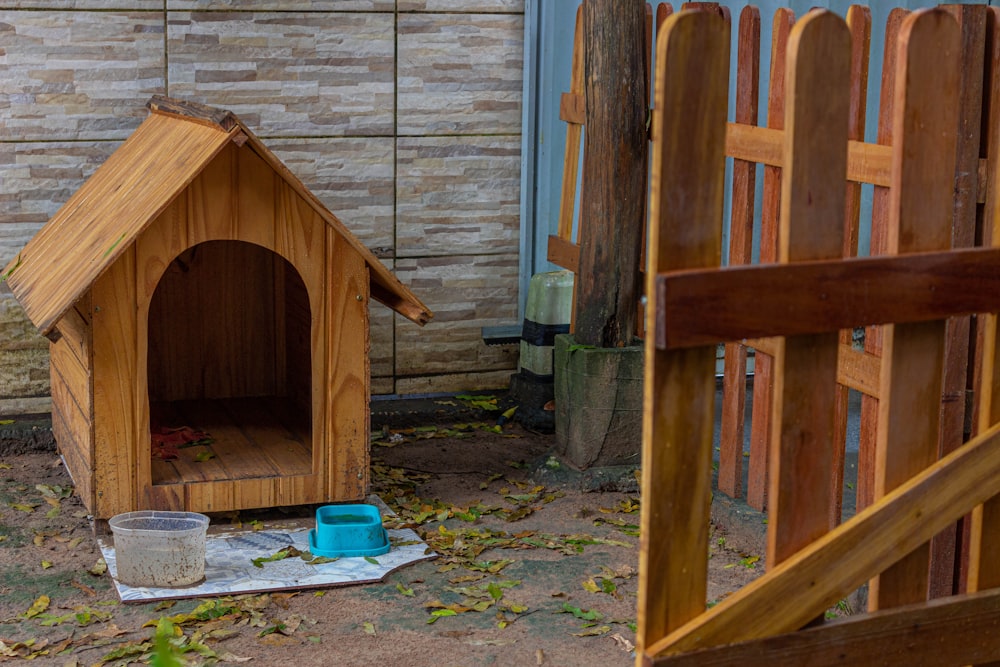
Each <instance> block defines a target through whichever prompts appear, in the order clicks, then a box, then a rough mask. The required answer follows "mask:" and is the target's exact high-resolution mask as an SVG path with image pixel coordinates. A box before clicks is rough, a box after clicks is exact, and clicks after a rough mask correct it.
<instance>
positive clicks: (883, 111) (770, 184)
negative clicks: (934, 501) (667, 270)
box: [549, 2, 1000, 596]
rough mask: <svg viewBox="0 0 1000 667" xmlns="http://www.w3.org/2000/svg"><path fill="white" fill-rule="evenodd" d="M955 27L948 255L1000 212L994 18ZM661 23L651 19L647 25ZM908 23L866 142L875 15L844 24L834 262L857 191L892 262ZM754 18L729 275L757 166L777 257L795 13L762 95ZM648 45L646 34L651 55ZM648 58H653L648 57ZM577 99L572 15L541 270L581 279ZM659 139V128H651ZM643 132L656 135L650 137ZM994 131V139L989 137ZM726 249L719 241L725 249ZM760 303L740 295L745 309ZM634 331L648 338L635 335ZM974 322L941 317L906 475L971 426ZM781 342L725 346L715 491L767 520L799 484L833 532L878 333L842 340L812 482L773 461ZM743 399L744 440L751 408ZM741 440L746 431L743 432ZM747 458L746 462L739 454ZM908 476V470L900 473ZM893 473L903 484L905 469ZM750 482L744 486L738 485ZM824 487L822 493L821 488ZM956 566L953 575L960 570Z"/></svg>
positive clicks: (957, 547) (742, 55)
mask: <svg viewBox="0 0 1000 667" xmlns="http://www.w3.org/2000/svg"><path fill="white" fill-rule="evenodd" d="M682 9H700V10H709V11H714V12H715V13H716V14H719V15H721V16H722V17H723V18H724V19H725V20H726V21H727V22H729V15H728V11H727V10H726V9H725V8H722V7H719V6H718V5H717V4H716V3H706V2H697V3H685V4H684V5H682ZM946 9H947V11H948V12H949V13H950V14H952V15H953V16H954V18H955V19H956V20H957V22H958V24H959V28H960V39H961V45H962V48H961V50H960V54H959V59H960V61H961V66H960V73H961V77H960V80H959V87H958V92H957V93H956V95H957V100H958V112H957V113H958V119H957V121H956V122H957V124H958V125H957V127H958V130H957V135H956V139H955V142H954V145H953V146H952V147H950V148H949V149H948V150H949V151H951V152H954V153H955V171H954V178H953V180H954V187H953V191H952V197H951V214H950V219H951V227H950V236H949V237H948V244H949V245H948V247H956V248H960V247H974V246H977V245H982V244H983V238H984V231H983V230H984V229H986V225H985V219H986V216H987V215H988V214H989V209H990V207H992V206H993V205H994V203H995V201H996V197H995V196H994V191H993V189H992V188H993V187H994V186H993V185H992V184H991V181H990V180H989V178H988V176H989V173H988V157H989V155H990V152H991V151H992V150H994V147H996V146H997V145H998V139H997V137H996V136H993V134H995V128H996V123H995V122H994V123H992V124H991V123H990V119H991V118H993V117H995V116H996V115H997V111H996V110H997V109H998V108H1000V79H998V77H1000V65H998V63H1000V40H998V39H997V38H996V35H995V34H994V32H993V24H994V21H995V20H996V19H995V17H996V12H997V11H998V10H997V8H994V7H987V6H984V5H952V6H947V7H946ZM671 14H672V7H671V5H670V4H668V3H660V4H659V5H658V6H657V7H656V11H655V12H653V11H652V9H651V8H650V10H649V15H650V26H649V30H648V31H647V32H648V33H649V34H650V35H651V33H652V29H653V25H654V23H655V26H656V32H657V34H659V32H660V30H661V27H662V25H663V22H664V21H665V20H666V18H667V17H668V16H670V15H671ZM654 15H655V21H654V20H653V18H652V17H653V16H654ZM908 15H909V12H908V11H906V10H902V9H897V10H894V11H893V12H892V13H891V14H890V17H889V20H888V22H887V24H886V26H885V44H886V47H885V49H886V50H885V54H884V61H883V62H884V65H883V73H882V79H881V82H880V83H881V93H880V101H879V112H878V119H877V122H878V136H877V142H876V143H874V144H871V143H865V142H864V129H865V122H866V117H865V112H866V108H867V106H868V105H867V101H868V100H867V99H866V95H867V89H868V62H869V52H870V42H871V29H872V28H871V15H870V11H869V10H868V8H867V7H864V6H858V5H855V6H852V7H851V8H850V9H849V11H848V13H847V16H846V23H847V26H848V31H849V33H850V47H849V48H850V62H849V69H848V80H849V84H848V87H849V91H850V92H849V98H848V112H847V118H848V121H847V122H848V129H847V146H848V149H847V167H846V190H845V194H844V198H845V202H844V206H843V209H844V210H843V213H844V215H843V221H842V228H843V243H842V248H841V251H840V252H841V256H843V257H854V256H857V254H858V238H859V229H860V226H861V219H860V218H861V215H860V214H861V188H862V184H864V183H868V184H872V185H873V186H874V195H873V205H872V215H871V227H870V229H871V244H870V254H871V255H873V256H875V255H882V254H885V253H886V252H887V249H888V243H889V240H890V215H889V211H890V202H891V201H892V197H893V196H894V195H893V193H892V191H891V187H890V184H891V181H890V176H891V166H892V144H893V135H894V131H893V128H894V109H893V100H894V91H895V57H896V53H895V50H894V49H895V45H896V43H897V41H898V34H899V30H900V27H901V25H902V24H903V22H904V21H905V20H906V18H907V16H908ZM760 22H761V17H760V15H759V12H758V11H757V9H756V8H755V7H753V6H748V7H746V8H744V10H743V11H742V12H741V14H740V16H739V17H738V29H737V30H738V32H737V40H736V42H737V49H738V54H737V68H736V71H735V73H734V76H735V77H736V98H735V109H734V113H733V114H732V115H733V117H734V122H730V123H727V126H726V133H725V137H724V148H723V150H724V154H725V155H726V156H727V157H729V158H733V171H732V183H731V202H732V204H731V211H732V213H731V217H730V220H729V232H730V233H729V248H728V258H729V264H730V265H744V264H750V263H751V261H752V258H751V252H752V243H753V238H754V208H755V205H756V204H757V202H756V201H755V197H756V192H757V187H756V186H757V176H758V169H757V166H758V165H764V167H763V184H762V188H761V192H762V198H761V201H760V202H759V208H760V212H761V213H760V218H759V228H758V236H759V238H760V251H759V257H758V258H757V261H758V262H760V263H765V264H766V263H772V262H775V261H776V260H777V259H778V249H779V243H778V241H779V219H780V217H781V205H780V196H779V195H780V192H781V173H782V167H783V164H784V163H783V161H784V156H783V145H784V132H783V129H784V123H785V107H786V100H787V93H786V90H785V74H786V62H787V61H786V59H787V56H786V50H787V44H788V40H789V37H790V35H791V31H792V27H793V25H794V22H795V17H794V15H793V13H792V12H791V11H790V10H788V9H779V10H778V11H777V12H776V13H775V15H774V17H773V30H772V41H771V55H770V77H769V79H770V85H769V87H768V89H767V90H760V89H759V85H758V82H759V72H760V60H761V43H760V41H761V40H760V26H761V23H760ZM648 44H651V38H650V37H649V36H647V46H648ZM647 50H648V49H647ZM765 95H766V96H767V100H768V105H767V108H768V112H767V118H766V119H765V120H764V121H763V125H760V124H759V123H760V119H759V118H758V115H759V114H758V107H759V100H760V99H761V97H763V96H765ZM585 107H586V105H585V103H584V101H583V37H582V31H581V25H580V17H579V14H578V16H577V34H576V39H575V41H574V58H573V75H572V83H571V86H570V91H569V92H568V93H566V94H564V95H563V98H562V103H561V105H560V113H561V117H562V118H563V119H564V120H565V121H566V122H567V143H566V155H565V165H564V180H563V191H562V199H561V202H562V206H561V211H560V218H559V226H558V233H557V234H556V235H554V236H552V237H550V240H549V260H550V261H552V262H554V263H556V264H558V265H560V266H562V267H564V268H568V269H570V270H574V271H575V270H577V266H578V259H577V258H578V255H579V249H578V247H577V245H576V244H575V243H574V242H573V240H572V239H573V217H574V210H573V206H574V200H575V197H576V191H577V188H578V184H577V182H576V179H577V169H578V167H577V165H578V163H579V160H580V141H581V137H582V133H583V128H584V126H585V118H584V111H583V110H584V109H585ZM653 130H654V132H655V128H653ZM654 132H651V135H652V134H653V133H654ZM991 133H992V134H991ZM720 243H721V241H720ZM758 296H759V295H755V294H751V295H748V299H750V300H751V301H753V300H754V299H756V298H758ZM717 309H718V305H716V304H711V303H703V304H700V305H699V308H698V309H697V314H696V315H695V316H696V317H698V318H702V317H705V316H707V315H715V314H718V313H714V312H709V311H715V310H717ZM639 330H640V331H641V330H642V327H639ZM982 335H983V334H982V328H981V325H980V326H979V327H978V328H977V326H976V319H975V318H971V317H968V316H963V317H952V318H949V319H948V323H947V328H946V341H947V342H946V348H945V362H944V366H943V370H942V372H943V378H944V384H943V388H942V392H941V396H940V406H939V411H940V426H939V438H938V440H937V443H936V449H935V450H934V451H930V447H929V446H928V451H927V452H925V453H924V458H922V459H915V460H914V462H913V466H914V468H913V469H916V468H919V467H920V466H921V465H922V464H923V463H924V462H926V461H929V460H933V459H934V458H937V457H939V456H943V455H945V454H947V453H948V452H951V451H953V450H954V449H955V448H956V447H958V446H959V445H960V444H961V443H962V442H963V440H964V438H965V437H967V436H968V435H970V434H971V433H972V432H973V431H974V429H973V428H972V427H973V425H974V424H975V421H976V415H975V405H976V403H975V401H974V400H973V399H972V396H973V395H974V388H975V386H976V384H977V383H978V382H979V374H980V368H981V356H982V353H983V349H982V344H981V342H980V343H978V344H977V341H981V338H982ZM777 345H778V340H776V339H768V338H764V337H759V336H758V337H755V336H747V337H745V338H743V339H740V340H733V341H730V342H727V343H726V345H725V367H724V368H725V370H724V374H723V403H722V414H721V420H720V421H721V433H720V451H719V462H718V489H719V491H721V492H722V493H725V494H727V495H729V496H731V497H734V498H744V497H745V498H746V501H747V503H748V504H750V505H751V506H752V507H754V508H756V509H758V510H761V511H763V510H766V509H768V507H769V506H773V503H771V502H769V495H770V493H769V489H771V488H773V487H775V486H780V485H781V484H782V483H783V482H782V479H780V478H772V475H778V476H780V477H800V476H807V477H809V478H810V479H812V480H813V481H814V482H815V483H816V484H817V485H820V486H823V488H822V489H820V487H819V486H817V490H816V492H815V493H814V495H813V497H812V500H813V501H814V502H816V503H817V504H821V505H823V506H825V507H828V508H829V512H830V521H831V522H832V523H833V524H834V525H835V524H836V523H839V522H840V518H841V516H842V512H843V506H842V498H843V486H844V465H845V463H844V461H845V443H846V440H847V424H848V401H849V391H850V390H855V391H857V392H860V394H861V398H860V402H861V416H860V433H859V436H858V439H859V441H858V443H857V447H858V464H857V484H856V489H855V490H856V498H857V505H856V507H855V508H852V509H854V510H862V509H864V508H865V507H867V506H868V505H870V504H871V503H872V501H873V500H874V498H875V496H876V483H875V480H876V468H877V466H878V465H879V464H878V463H877V462H876V451H877V448H876V436H877V433H878V422H879V419H880V416H879V415H880V408H879V398H880V395H881V384H882V381H881V379H880V366H881V357H882V328H881V327H880V326H877V325H875V326H868V327H865V329H864V336H863V339H862V341H861V342H855V340H854V335H853V332H852V331H850V330H844V331H842V332H841V333H840V348H839V351H838V366H837V368H838V370H837V380H838V385H837V389H836V392H835V394H836V403H837V412H836V419H835V428H836V429H837V432H836V438H835V441H836V443H837V446H836V447H834V449H833V450H832V451H831V452H830V457H831V458H830V461H829V464H828V466H826V467H827V468H828V469H829V478H828V479H827V480H826V481H825V482H823V483H822V484H820V482H819V480H818V478H817V474H818V473H817V471H815V470H805V469H800V468H799V467H798V465H797V464H796V463H794V462H792V461H786V462H785V463H784V464H783V465H782V464H778V463H772V462H771V460H770V459H771V445H770V444H769V443H770V442H771V433H772V428H773V426H772V415H773V411H774V404H773V403H774V402H773V395H774V392H775V386H774V377H773V375H774V374H773V366H774V357H775V353H776V346H777ZM748 353H749V354H753V355H754V374H753V383H752V389H753V391H752V393H750V392H748V387H747V363H748V362H747V359H748ZM748 401H750V402H751V405H750V406H749V410H750V419H749V429H747V426H748V424H747V421H748V420H747V419H746V412H747V409H748V406H747V402H748ZM747 431H749V432H747ZM746 450H749V455H748V456H747V455H745V452H746ZM908 472H912V469H908ZM900 474H907V471H903V472H901V473H900ZM744 479H746V483H745V484H744ZM824 485H825V486H824ZM968 539H969V520H968V518H966V519H965V520H964V521H962V522H959V523H956V525H955V526H951V527H948V528H947V529H946V530H945V531H943V532H942V534H941V535H939V536H937V537H936V538H935V546H934V557H933V570H934V573H935V576H934V577H933V592H934V595H935V596H940V595H948V594H951V593H952V592H957V591H960V590H964V588H963V586H964V583H963V581H964V579H963V573H964V571H965V568H966V567H967V559H966V554H967V550H968ZM956 564H957V565H956Z"/></svg>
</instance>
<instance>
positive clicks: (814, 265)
mask: <svg viewBox="0 0 1000 667" xmlns="http://www.w3.org/2000/svg"><path fill="white" fill-rule="evenodd" d="M947 219H948V218H946V217H944V218H940V220H945V221H947ZM998 261H1000V250H998V249H996V248H968V249H964V250H954V251H942V252H920V253H916V252H915V253H910V254H907V255H901V256H881V257H855V258H852V259H845V260H815V261H804V262H795V263H794V264H790V265H787V266H786V265H776V264H771V265H753V266H730V267H724V268H721V269H718V270H692V271H676V272H670V273H664V274H660V275H659V276H657V277H656V278H655V289H656V292H655V301H656V303H657V306H658V307H660V308H664V309H665V311H666V312H669V313H671V317H670V321H669V322H667V324H666V325H665V326H664V327H663V330H662V331H660V332H659V333H658V334H657V346H658V347H660V348H661V349H674V348H680V347H691V346H697V345H707V344H710V343H718V342H724V341H730V340H740V339H742V338H757V337H763V336H776V335H786V336H787V335H804V334H810V333H821V332H824V331H833V330H836V329H845V328H851V327H857V326H864V325H865V324H873V323H875V324H882V323H888V322H920V321H927V320H934V319H943V318H945V317H949V316H951V315H955V314H968V313H985V312H992V311H995V310H997V306H998V303H1000V291H998V290H1000V274H998V273H997V271H996V267H997V263H998ZM765 345H766V344H765Z"/></svg>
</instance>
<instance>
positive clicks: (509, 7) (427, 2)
mask: <svg viewBox="0 0 1000 667" xmlns="http://www.w3.org/2000/svg"><path fill="white" fill-rule="evenodd" d="M397 4H398V5H399V11H401V12H466V13H470V14H471V13H474V12H475V13H484V14H488V13H491V12H505V13H515V14H523V13H524V0H398V3H397Z"/></svg>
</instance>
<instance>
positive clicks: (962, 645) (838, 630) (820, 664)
mask: <svg viewBox="0 0 1000 667" xmlns="http://www.w3.org/2000/svg"><path fill="white" fill-rule="evenodd" d="M998 634H1000V589H993V590H990V591H987V592H984V593H975V594H972V595H959V596H955V597H947V598H939V599H937V600H932V601H931V602H929V603H927V604H920V605H909V606H905V607H896V608H894V609H889V610H883V611H877V612H874V613H871V614H865V615H862V616H848V617H846V618H841V619H836V620H833V621H828V622H827V623H826V624H825V625H823V626H822V627H818V628H810V629H808V630H802V631H800V632H794V633H790V634H784V635H778V636H776V637H767V638H766V639H757V640H753V641H748V642H741V643H738V644H727V645H725V646H718V647H714V648H708V649H703V650H699V651H691V652H690V653H684V654H683V655H670V656H663V657H660V658H651V659H648V660H647V661H646V663H645V664H647V665H657V667H729V666H731V667H745V666H746V665H760V664H767V665H769V666H770V667H778V666H781V665H809V667H840V666H842V665H852V664H853V665H871V664H878V665H879V666H880V667H917V666H919V665H926V666H927V667H931V666H933V665H968V664H972V663H978V662H983V661H986V660H991V659H996V658H998V657H1000V642H997V640H996V637H997V635H998Z"/></svg>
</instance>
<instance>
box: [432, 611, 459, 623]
mask: <svg viewBox="0 0 1000 667" xmlns="http://www.w3.org/2000/svg"><path fill="white" fill-rule="evenodd" d="M457 615H458V612H456V611H454V610H452V609H435V610H434V611H432V612H431V617H430V618H429V619H427V623H428V624H430V623H433V622H434V621H436V620H438V619H439V618H443V617H445V616H457Z"/></svg>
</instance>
